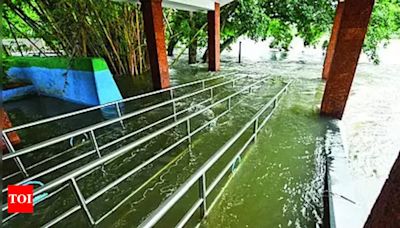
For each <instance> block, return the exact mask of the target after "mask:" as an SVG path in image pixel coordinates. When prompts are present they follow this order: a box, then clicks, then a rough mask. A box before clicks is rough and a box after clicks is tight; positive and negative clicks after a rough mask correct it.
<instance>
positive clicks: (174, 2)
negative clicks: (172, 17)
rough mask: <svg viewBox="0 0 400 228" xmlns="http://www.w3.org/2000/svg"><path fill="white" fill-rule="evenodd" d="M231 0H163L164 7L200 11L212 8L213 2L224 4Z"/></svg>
mask: <svg viewBox="0 0 400 228" xmlns="http://www.w3.org/2000/svg"><path fill="white" fill-rule="evenodd" d="M232 1H233V0H190V1H188V0H163V2H162V4H163V6H164V7H167V8H173V9H179V10H187V11H201V10H214V3H216V2H217V3H219V4H220V6H221V7H222V6H224V5H226V4H228V3H230V2H232Z"/></svg>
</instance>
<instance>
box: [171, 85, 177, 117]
mask: <svg viewBox="0 0 400 228" xmlns="http://www.w3.org/2000/svg"><path fill="white" fill-rule="evenodd" d="M169 95H170V98H171V100H172V111H173V112H174V120H175V122H176V121H177V119H178V118H177V116H176V104H175V101H174V91H173V89H171V90H170V91H169Z"/></svg>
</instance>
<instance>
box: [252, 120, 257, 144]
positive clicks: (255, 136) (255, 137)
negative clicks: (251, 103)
mask: <svg viewBox="0 0 400 228" xmlns="http://www.w3.org/2000/svg"><path fill="white" fill-rule="evenodd" d="M257 133H258V117H257V119H256V120H255V121H254V129H253V134H254V141H257Z"/></svg>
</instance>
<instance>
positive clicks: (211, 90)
mask: <svg viewBox="0 0 400 228" xmlns="http://www.w3.org/2000/svg"><path fill="white" fill-rule="evenodd" d="M210 99H211V103H212V102H213V99H214V90H213V88H210Z"/></svg>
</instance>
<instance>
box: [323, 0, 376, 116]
mask: <svg viewBox="0 0 400 228" xmlns="http://www.w3.org/2000/svg"><path fill="white" fill-rule="evenodd" d="M373 5H374V0H346V3H345V5H344V9H343V15H342V20H341V21H340V24H339V31H338V37H337V41H336V47H335V51H334V54H333V58H332V63H331V68H330V72H329V78H328V81H327V83H326V86H325V92H324V97H323V99H322V105H321V114H324V115H327V116H331V117H334V118H338V119H341V118H342V116H343V111H344V108H345V106H346V102H347V98H348V96H349V92H350V88H351V84H352V82H353V78H354V73H355V71H356V68H357V63H358V59H359V57H360V53H361V48H362V45H363V43H364V38H365V34H366V32H367V28H368V22H369V18H370V17H371V12H372V8H373Z"/></svg>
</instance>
